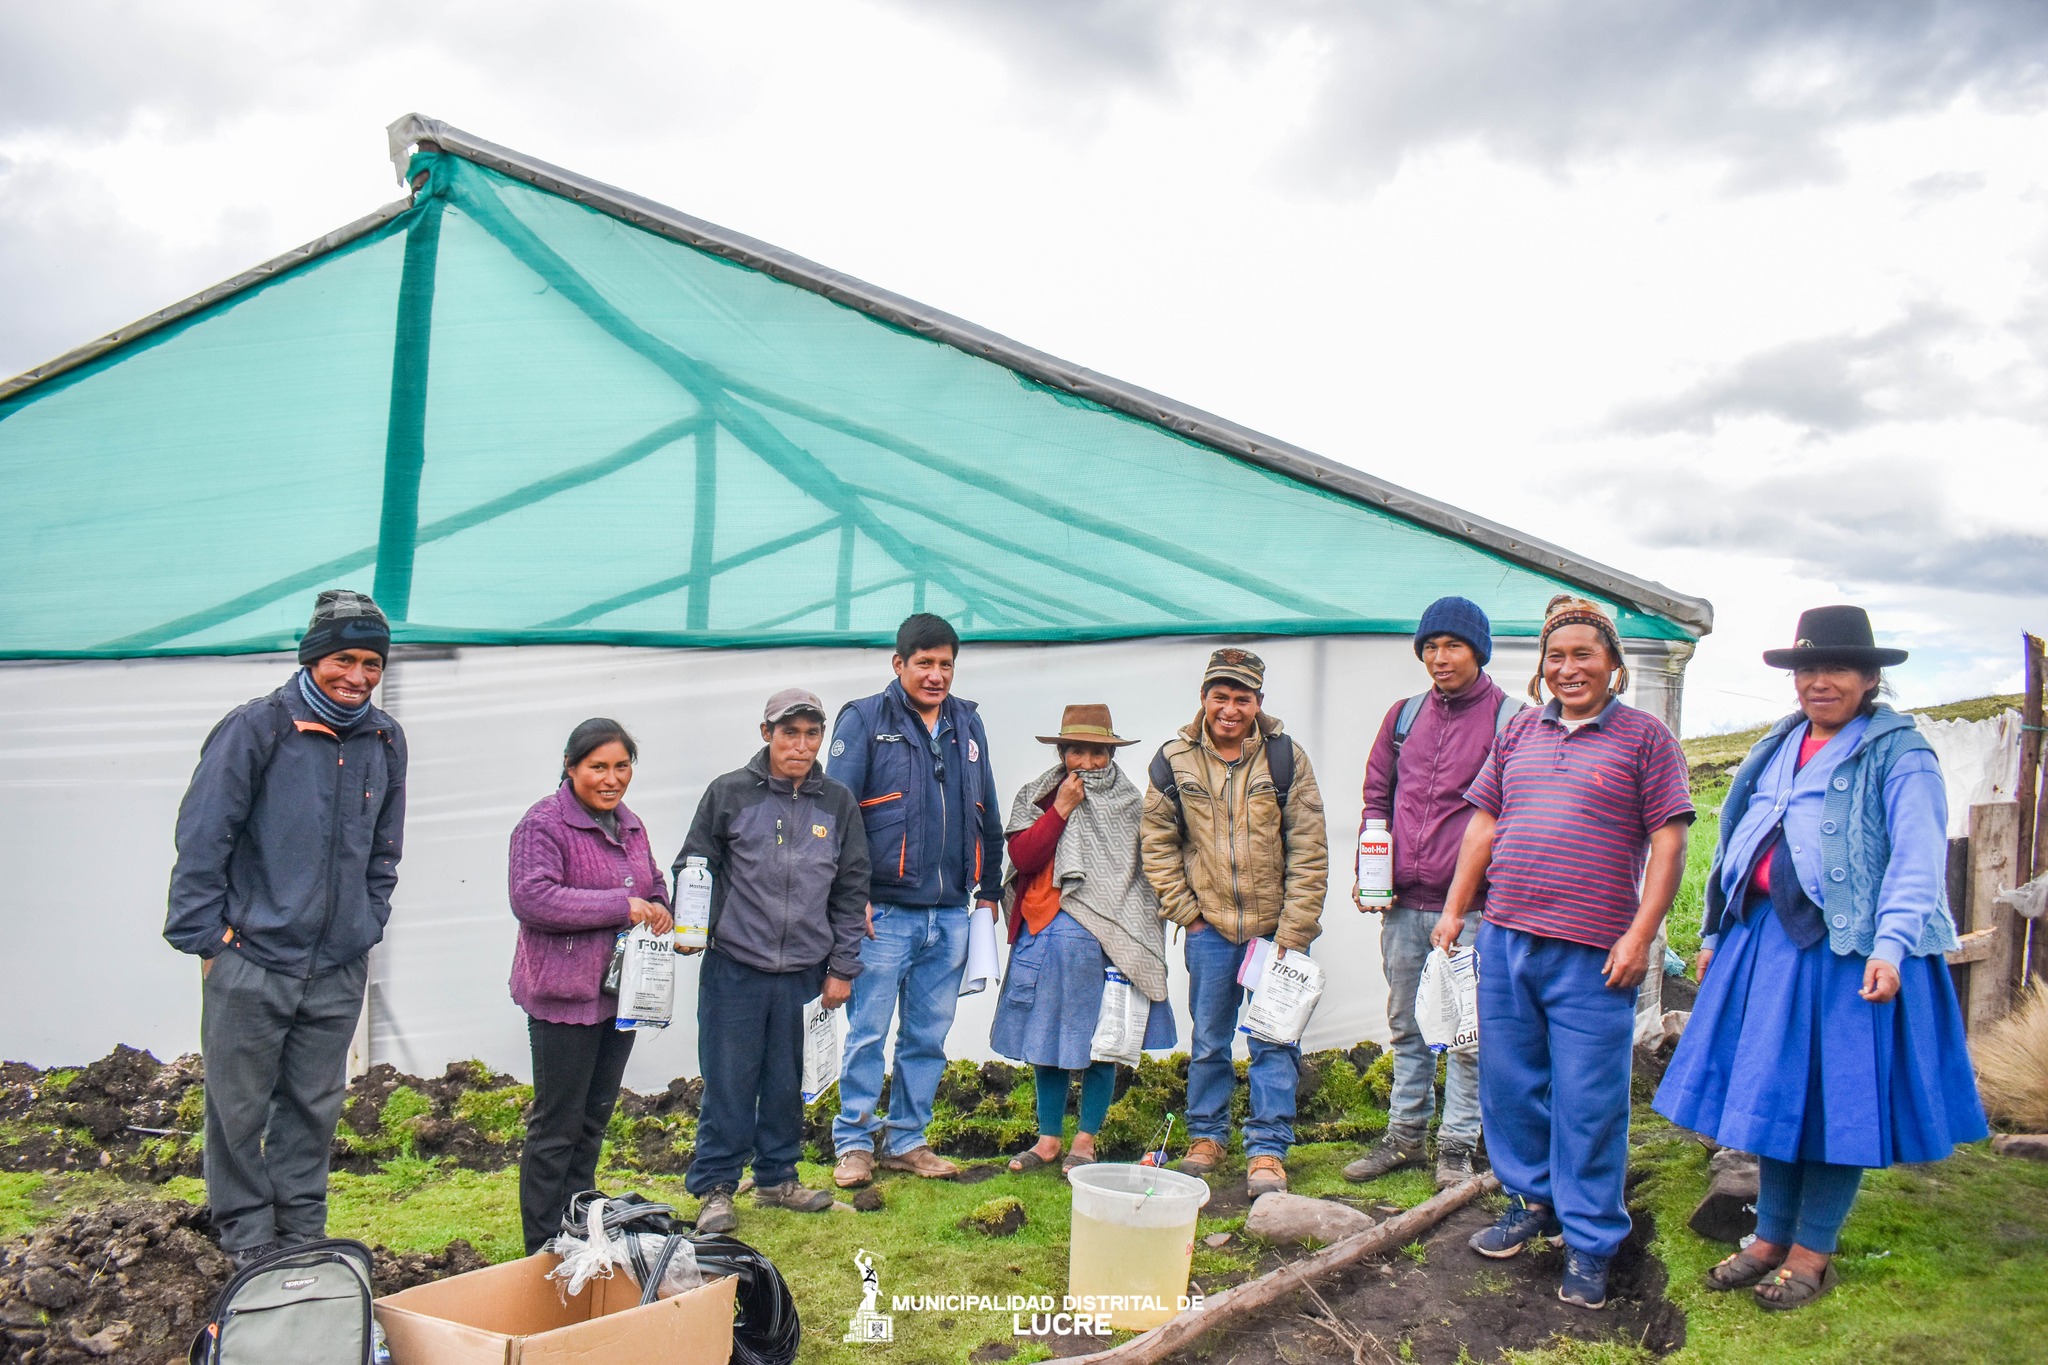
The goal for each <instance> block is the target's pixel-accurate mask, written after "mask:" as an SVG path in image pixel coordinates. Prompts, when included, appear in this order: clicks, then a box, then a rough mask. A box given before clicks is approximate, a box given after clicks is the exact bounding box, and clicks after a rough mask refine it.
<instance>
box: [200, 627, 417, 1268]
mask: <svg viewBox="0 0 2048 1365" xmlns="http://www.w3.org/2000/svg"><path fill="white" fill-rule="evenodd" d="M390 652H391V627H390V625H389V624H388V623H387V622H386V621H385V619H384V613H383V612H382V611H380V610H378V608H377V604H376V603H375V602H373V601H371V600H370V599H369V598H368V597H366V596H364V595H363V594H361V593H355V592H349V591H347V590H346V589H329V590H327V591H325V592H323V593H321V594H320V597H319V601H318V602H317V604H316V605H315V606H314V608H313V620H312V622H311V624H310V625H308V626H307V628H306V634H305V637H304V639H303V640H301V641H300V644H299V663H300V665H301V667H300V669H299V671H298V672H297V673H295V674H293V675H292V676H291V677H290V678H289V679H287V680H286V681H285V684H284V685H283V686H282V687H280V688H278V689H277V690H276V691H275V692H272V693H271V694H270V695H269V696H267V697H259V698H257V699H256V700H254V701H251V702H247V703H244V704H243V705H241V706H239V707H236V708H235V709H234V710H233V711H231V712H229V713H228V715H227V716H226V718H225V719H223V720H222V721H221V722H220V724H218V725H216V726H215V727H214V728H213V733H212V734H210V735H208V736H207V737H206V743H205V744H204V745H203V746H201V748H200V751H199V766H198V768H197V769H195V770H194V772H193V774H192V784H191V786H190V787H188V788H186V791H185V799H184V802H183V803H182V804H181V805H180V806H179V807H178V830H177V846H178V861H177V865H176V866H175V867H174V868H173V869H172V871H171V892H170V911H169V914H168V915H167V916H166V917H165V920H164V938H165V939H166V940H168V941H169V942H170V944H171V946H172V947H174V948H176V949H178V950H179V951H180V952H185V953H191V954H193V955H194V956H195V957H197V958H199V959H200V966H199V971H200V998H201V1005H200V1025H199V1036H200V1048H201V1050H202V1052H203V1053H204V1055H205V1059H206V1158H205V1162H206V1197H207V1202H208V1203H209V1204H210V1205H211V1206H212V1209H213V1224H214V1227H215V1228H216V1229H218V1231H219V1232H220V1241H221V1249H222V1250H224V1251H226V1252H227V1253H228V1255H229V1256H230V1258H231V1259H233V1261H234V1262H235V1264H236V1266H237V1267H238V1268H239V1267H241V1266H243V1265H247V1264H250V1263H253V1262H254V1261H257V1260H260V1259H261V1258H262V1257H264V1256H266V1255H269V1254H270V1253H272V1252H275V1251H277V1250H279V1249H280V1247H286V1246H293V1245H296V1244H298V1243H301V1242H310V1241H314V1240H316V1239H318V1238H320V1237H324V1236H325V1235H326V1231H327V1154H328V1148H329V1146H330V1145H331V1144H332V1143H333V1141H334V1127H335V1124H336V1122H337V1121H338V1120H339V1119H340V1117H341V1102H342V1098H343V1095H344V1094H345V1092H346V1089H347V1075H346V1072H347V1066H348V1045H349V1040H350V1039H351V1038H352V1037H353V1036H354V1034H355V1028H356V1020H357V1018H358V1017H359V1016H360V1015H361V1013H362V1007H363V990H364V986H365V984H366V982H367V979H368V974H369V957H368V954H369V951H370V948H371V947H372V946H373V945H374V944H375V943H376V942H377V941H378V940H379V939H381V938H382V937H383V936H384V924H385V921H386V920H387V919H389V918H390V915H391V889H392V887H393V886H394V885H396V883H397V881H398V858H399V854H400V851H401V846H402V844H403V841H404V833H405V763H406V753H405V735H404V732H403V731H401V730H400V729H399V728H398V723H397V722H396V721H394V720H393V719H392V718H391V717H390V716H388V715H386V714H385V713H384V712H382V711H380V710H378V709H377V708H376V707H375V706H373V705H371V703H370V694H371V692H372V691H373V690H374V689H375V687H376V686H377V683H378V682H379V681H380V680H381V679H382V678H383V676H384V664H385V661H386V659H387V658H388V657H389V656H390ZM358 792H361V793H362V795H360V796H358V795H357V794H356V793H358Z"/></svg>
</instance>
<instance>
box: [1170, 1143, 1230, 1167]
mask: <svg viewBox="0 0 2048 1365" xmlns="http://www.w3.org/2000/svg"><path fill="white" fill-rule="evenodd" d="M1222 1164H1223V1144H1222V1143H1220V1142H1218V1141H1216V1140H1215V1139H1214V1138H1196V1139H1195V1140H1194V1141H1193V1142H1192V1143H1190V1144H1189V1145H1188V1154H1187V1155H1186V1156H1184V1157H1182V1158H1181V1159H1180V1160H1179V1161H1176V1162H1174V1163H1173V1169H1175V1170H1176V1171H1179V1172H1180V1173H1181V1174H1183V1175H1196V1176H1202V1175H1207V1174H1209V1172H1211V1171H1213V1170H1215V1169H1216V1168H1217V1167H1218V1166H1221V1165H1222Z"/></svg>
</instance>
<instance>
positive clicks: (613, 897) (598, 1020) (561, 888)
mask: <svg viewBox="0 0 2048 1365" xmlns="http://www.w3.org/2000/svg"><path fill="white" fill-rule="evenodd" d="M618 815H619V837H618V838H617V839H614V838H612V836H611V835H609V834H607V833H605V831H604V829H603V828H602V827H601V826H600V825H599V824H598V823H597V819H596V817H594V816H592V815H591V813H590V812H589V811H588V810H585V809H584V807H583V803H582V802H581V801H578V800H577V799H576V793H575V792H573V791H571V790H570V788H569V784H568V783H567V782H564V783H563V784H562V785H561V786H560V787H558V788H556V789H555V794H554V795H553V796H550V797H547V798H546V799H545V800H541V801H537V802H535V803H534V805H533V807H532V809H530V810H528V811H527V812H526V814H525V815H524V816H522V817H520V821H519V826H518V828H516V829H514V830H513V831H512V861H511V872H510V880H511V892H512V913H513V914H514V915H515V916H517V917H518V920H519V947H518V949H517V950H516V951H515V952H514V953H513V954H512V998H513V999H514V1000H515V1001H517V1002H518V1004H519V1008H521V1009H523V1010H525V1011H526V1012H527V1013H528V1014H530V1015H532V1016H533V1017H534V1018H536V1019H544V1020H546V1021H547V1022H549V1023H553V1024H606V1023H610V1022H611V1021H612V1020H613V1019H614V1018H616V1017H617V1015H618V1002H617V1001H615V1000H613V999H612V998H611V997H609V996H606V995H602V994H600V993H599V990H598V988H599V987H600V986H602V985H603V984H604V970H605V967H606V966H607V965H609V963H610V962H611V956H612V941H613V940H614V939H615V938H616V937H617V936H618V932H619V930H621V929H624V928H626V927H627V926H628V925H630V924H631V923H632V906H631V905H630V904H629V903H628V902H630V901H631V900H632V898H633V897H635V896H638V897H639V898H640V899H641V900H648V901H654V902H656V903H658V904H660V905H667V904H668V903H669V899H668V887H667V885H666V883H664V882H663V881H662V877H661V869H660V868H659V867H657V866H656V865H655V862H654V853H653V850H652V849H650V848H649V847H648V846H647V830H646V828H645V827H644V826H643V825H641V823H640V817H639V816H637V815H635V814H633V812H632V811H630V810H627V809H626V807H625V806H624V805H623V804H621V805H620V806H619V807H618Z"/></svg>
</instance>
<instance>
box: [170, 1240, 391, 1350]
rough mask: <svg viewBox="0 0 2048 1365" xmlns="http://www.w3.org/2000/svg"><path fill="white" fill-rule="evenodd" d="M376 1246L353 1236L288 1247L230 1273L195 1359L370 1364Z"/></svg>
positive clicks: (194, 1343) (198, 1342)
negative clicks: (372, 1271) (372, 1263)
mask: <svg viewBox="0 0 2048 1365" xmlns="http://www.w3.org/2000/svg"><path fill="white" fill-rule="evenodd" d="M371 1297H372V1296H371V1292H370V1249H369V1248H368V1247H366V1246H364V1245H363V1244H362V1243H361V1242H356V1241H351V1240H349V1239H348V1238H346V1237H329V1238H327V1239H325V1240H323V1241H318V1242H306V1243H304V1244H302V1245H299V1246H295V1247H286V1248H285V1249H284V1250H283V1251H280V1252H278V1253H277V1254H276V1255H274V1256H267V1257H265V1258H264V1259H263V1260H260V1261H258V1262H256V1263H255V1264H254V1265H251V1266H247V1267H245V1268H244V1269H242V1270H238V1271H236V1272H235V1274H234V1275H233V1276H232V1277H231V1278H230V1279H229V1280H228V1282H227V1286H226V1287H225V1288H224V1289H222V1290H221V1291H220V1296H219V1297H218V1298H216V1299H215V1300H214V1301H213V1311H212V1313H211V1314H209V1315H208V1318H207V1321H206V1325H205V1326H203V1327H201V1328H200V1329H199V1335H198V1336H196V1337H194V1338H193V1340H192V1349H191V1351H190V1352H188V1353H187V1355H186V1359H187V1360H188V1361H189V1362H190V1365H277V1362H279V1361H286V1360H288V1361H291V1362H293V1365H370V1360H371V1351H372V1343H373V1340H374V1337H373V1335H372V1329H371V1323H370V1299H371Z"/></svg>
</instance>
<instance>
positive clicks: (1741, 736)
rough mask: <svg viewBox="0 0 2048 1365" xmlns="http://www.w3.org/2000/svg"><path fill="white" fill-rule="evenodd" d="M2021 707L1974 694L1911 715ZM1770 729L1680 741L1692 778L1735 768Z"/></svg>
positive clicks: (1968, 714) (1958, 716)
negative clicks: (1968, 698) (1961, 699)
mask: <svg viewBox="0 0 2048 1365" xmlns="http://www.w3.org/2000/svg"><path fill="white" fill-rule="evenodd" d="M2019 707H2020V694H2019V693H2017V692H2011V693H2003V694H2000V695H1998V696H1995V697H1973V698H1971V699H1970V700H1969V701H1950V702H1943V703H1942V704H1941V705H1939V706H1915V707H1913V708H1912V709H1911V712H1910V714H1912V715H1916V716H1926V717H1928V718H1929V719H1930V720H1985V719H1988V718H1989V717H1991V716H1995V715H1997V714H1998V713H1999V712H2000V711H2017V710H2019ZM1769 728H1770V727H1769V726H1768V725H1758V726H1755V727H1754V728H1752V729H1748V730H1736V731H1732V732H1731V733H1729V734H1725V735H1699V736H1697V737H1695V738H1692V739H1686V740H1680V741H1679V743H1680V745H1681V746H1683V748H1684V749H1685V761H1686V763H1687V764H1688V765H1689V766H1690V767H1691V768H1692V776H1693V781H1695V782H1698V781H1699V780H1700V779H1701V778H1703V777H1711V776H1713V775H1714V774H1716V773H1723V772H1732V771H1734V768H1735V765H1736V764H1738V763H1740V762H1742V756H1743V755H1744V754H1746V753H1748V752H1749V749H1750V746H1751V745H1753V744H1755V743H1756V742H1757V741H1758V740H1760V739H1762V738H1763V737H1764V731H1765V730H1768V729H1769Z"/></svg>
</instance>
